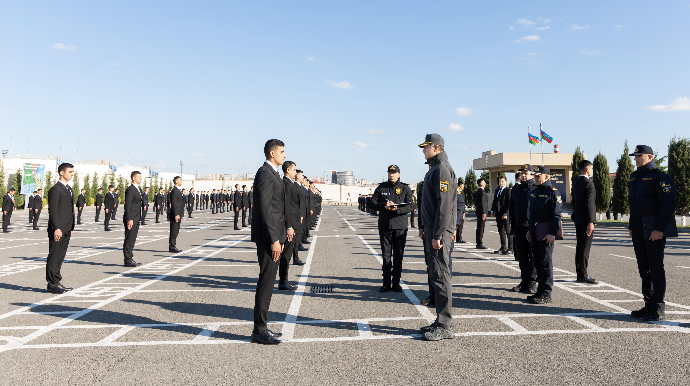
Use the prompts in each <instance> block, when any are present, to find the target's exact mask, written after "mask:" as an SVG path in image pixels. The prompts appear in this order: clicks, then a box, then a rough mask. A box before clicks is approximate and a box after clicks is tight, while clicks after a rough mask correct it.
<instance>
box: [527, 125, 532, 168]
mask: <svg viewBox="0 0 690 386" xmlns="http://www.w3.org/2000/svg"><path fill="white" fill-rule="evenodd" d="M529 135H530V132H529V126H527V138H529ZM527 143H529V142H527ZM529 163H530V165H531V164H532V144H531V143H529Z"/></svg>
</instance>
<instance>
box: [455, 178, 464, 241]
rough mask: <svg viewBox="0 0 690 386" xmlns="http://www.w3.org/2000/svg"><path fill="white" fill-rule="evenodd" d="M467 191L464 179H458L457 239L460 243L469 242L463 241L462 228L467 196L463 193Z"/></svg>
mask: <svg viewBox="0 0 690 386" xmlns="http://www.w3.org/2000/svg"><path fill="white" fill-rule="evenodd" d="M463 189H465V181H464V180H463V179H462V177H458V189H457V193H458V194H457V196H458V198H457V200H458V203H457V206H458V209H457V211H458V218H457V220H456V224H457V226H456V228H455V239H456V240H457V242H458V243H463V244H464V243H466V242H467V241H465V240H463V239H462V228H463V226H464V225H465V194H464V193H463V192H462V191H463Z"/></svg>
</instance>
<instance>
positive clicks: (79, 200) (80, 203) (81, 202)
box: [77, 194, 86, 208]
mask: <svg viewBox="0 0 690 386" xmlns="http://www.w3.org/2000/svg"><path fill="white" fill-rule="evenodd" d="M85 202H86V199H85V198H84V195H83V194H79V196H78V197H77V207H78V208H83V207H84V203H85Z"/></svg>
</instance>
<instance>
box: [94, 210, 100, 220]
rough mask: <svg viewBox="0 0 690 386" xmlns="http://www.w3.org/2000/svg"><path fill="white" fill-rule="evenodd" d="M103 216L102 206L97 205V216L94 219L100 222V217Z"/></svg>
mask: <svg viewBox="0 0 690 386" xmlns="http://www.w3.org/2000/svg"><path fill="white" fill-rule="evenodd" d="M100 216H101V207H100V206H97V207H96V218H95V219H94V220H95V221H96V222H98V218H99V217H100Z"/></svg>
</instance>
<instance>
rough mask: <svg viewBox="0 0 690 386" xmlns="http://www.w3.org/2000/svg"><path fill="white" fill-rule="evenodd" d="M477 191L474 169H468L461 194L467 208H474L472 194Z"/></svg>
mask: <svg viewBox="0 0 690 386" xmlns="http://www.w3.org/2000/svg"><path fill="white" fill-rule="evenodd" d="M477 189H479V187H478V186H477V175H476V174H474V169H472V168H469V169H467V173H465V189H464V192H463V193H464V194H465V205H467V206H468V207H469V206H474V192H476V191H477Z"/></svg>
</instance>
